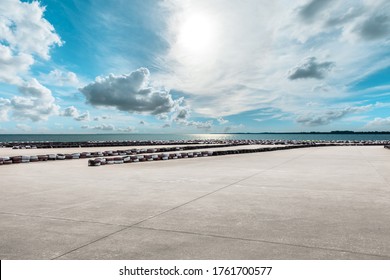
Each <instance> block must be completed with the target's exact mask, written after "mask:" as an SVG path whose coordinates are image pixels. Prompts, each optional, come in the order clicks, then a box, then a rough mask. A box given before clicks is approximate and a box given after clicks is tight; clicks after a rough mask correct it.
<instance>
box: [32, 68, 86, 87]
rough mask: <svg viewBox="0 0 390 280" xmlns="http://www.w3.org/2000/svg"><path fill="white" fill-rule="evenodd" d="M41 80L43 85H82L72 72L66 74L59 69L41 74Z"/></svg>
mask: <svg viewBox="0 0 390 280" xmlns="http://www.w3.org/2000/svg"><path fill="white" fill-rule="evenodd" d="M40 80H41V81H42V82H43V83H46V84H50V85H56V86H78V85H79V84H80V81H79V79H78V77H77V75H76V74H75V73H73V72H70V71H67V72H64V71H61V70H58V69H54V70H52V71H50V72H49V73H48V74H41V75H40Z"/></svg>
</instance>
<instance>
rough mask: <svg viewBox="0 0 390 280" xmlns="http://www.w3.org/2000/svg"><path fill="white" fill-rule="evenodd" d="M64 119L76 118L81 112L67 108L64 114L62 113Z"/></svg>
mask: <svg viewBox="0 0 390 280" xmlns="http://www.w3.org/2000/svg"><path fill="white" fill-rule="evenodd" d="M62 115H63V116H64V117H72V118H76V117H77V116H78V115H79V111H78V110H77V108H76V107H74V106H70V107H68V108H65V110H64V112H63V113H62Z"/></svg>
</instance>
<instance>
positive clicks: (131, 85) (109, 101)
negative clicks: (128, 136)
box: [80, 68, 181, 115]
mask: <svg viewBox="0 0 390 280" xmlns="http://www.w3.org/2000/svg"><path fill="white" fill-rule="evenodd" d="M149 78H150V73H149V70H148V69H146V68H139V69H138V70H136V71H134V72H131V73H130V74H126V75H121V76H115V75H112V74H111V75H109V76H106V77H97V78H96V80H95V82H93V83H90V84H89V85H87V86H85V87H83V88H81V89H80V91H81V92H82V93H83V94H84V96H85V97H86V99H87V102H88V103H89V104H91V105H93V106H107V107H114V108H116V109H118V110H120V111H126V112H130V113H150V114H152V115H159V114H164V113H169V112H171V111H172V110H173V109H174V108H175V106H177V104H178V103H179V102H181V100H176V101H175V100H173V99H172V96H171V95H170V93H169V92H167V91H166V90H163V89H155V88H153V87H150V86H149Z"/></svg>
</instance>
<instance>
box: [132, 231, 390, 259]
mask: <svg viewBox="0 0 390 280" xmlns="http://www.w3.org/2000/svg"><path fill="white" fill-rule="evenodd" d="M133 228H136V229H146V230H153V231H164V232H174V233H182V234H189V235H197V236H205V237H215V238H223V239H231V240H240V241H250V242H258V243H267V244H275V245H285V246H292V247H300V248H307V249H319V250H327V251H335V252H342V253H351V254H358V255H365V256H372V257H381V258H389V259H390V256H386V255H378V254H369V253H362V252H356V251H350V250H343V249H336V248H328V247H319V246H309V245H303V244H293V243H285V242H277V241H269V240H265V239H252V238H242V237H232V236H224V235H217V234H208V233H200V232H191V231H181V230H171V229H159V228H152V227H143V226H133Z"/></svg>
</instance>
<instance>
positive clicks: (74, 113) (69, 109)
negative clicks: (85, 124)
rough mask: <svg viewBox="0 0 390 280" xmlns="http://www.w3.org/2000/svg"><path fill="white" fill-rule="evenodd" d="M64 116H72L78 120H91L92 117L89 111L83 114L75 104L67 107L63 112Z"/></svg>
mask: <svg viewBox="0 0 390 280" xmlns="http://www.w3.org/2000/svg"><path fill="white" fill-rule="evenodd" d="M62 116H64V117H72V118H73V119H74V120H76V121H89V119H90V116H89V112H88V111H87V112H85V113H83V114H80V113H79V111H78V110H77V108H76V107H74V106H70V107H67V108H65V110H64V111H63V112H62Z"/></svg>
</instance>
